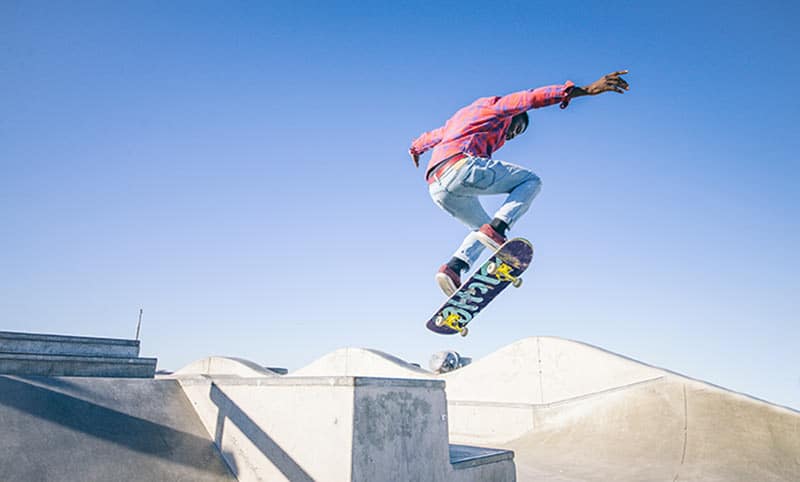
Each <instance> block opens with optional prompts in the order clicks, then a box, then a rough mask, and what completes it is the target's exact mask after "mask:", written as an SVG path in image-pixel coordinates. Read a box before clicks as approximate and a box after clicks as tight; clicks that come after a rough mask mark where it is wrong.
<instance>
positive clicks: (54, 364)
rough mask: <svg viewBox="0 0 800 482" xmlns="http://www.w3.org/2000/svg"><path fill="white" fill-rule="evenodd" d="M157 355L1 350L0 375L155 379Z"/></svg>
mask: <svg viewBox="0 0 800 482" xmlns="http://www.w3.org/2000/svg"><path fill="white" fill-rule="evenodd" d="M156 362H157V359H155V358H136V357H130V358H122V357H99V356H78V355H35V354H28V353H0V375H17V376H42V377H109V378H153V377H154V375H155V371H156Z"/></svg>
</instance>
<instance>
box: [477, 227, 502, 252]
mask: <svg viewBox="0 0 800 482" xmlns="http://www.w3.org/2000/svg"><path fill="white" fill-rule="evenodd" d="M475 237H476V238H477V239H478V241H479V242H480V243H481V244H482V245H484V246H486V247H487V248H489V249H491V250H492V251H497V250H498V249H500V246H501V245H500V244H497V242H496V241H495V240H494V239H492V238H490V237H489V236H487V235H486V234H484V233H482V232H480V231H475Z"/></svg>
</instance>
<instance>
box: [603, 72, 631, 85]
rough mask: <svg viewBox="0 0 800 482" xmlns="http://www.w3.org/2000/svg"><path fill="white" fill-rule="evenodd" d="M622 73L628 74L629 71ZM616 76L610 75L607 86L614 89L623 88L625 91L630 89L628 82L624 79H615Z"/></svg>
mask: <svg viewBox="0 0 800 482" xmlns="http://www.w3.org/2000/svg"><path fill="white" fill-rule="evenodd" d="M622 72H627V70H623V71H622ZM614 75H615V74H609V77H607V78H606V84H608V85H609V86H611V87H613V88H621V89H624V90H628V89H630V86H629V85H628V82H627V81H626V80H625V79H623V78H622V77H614Z"/></svg>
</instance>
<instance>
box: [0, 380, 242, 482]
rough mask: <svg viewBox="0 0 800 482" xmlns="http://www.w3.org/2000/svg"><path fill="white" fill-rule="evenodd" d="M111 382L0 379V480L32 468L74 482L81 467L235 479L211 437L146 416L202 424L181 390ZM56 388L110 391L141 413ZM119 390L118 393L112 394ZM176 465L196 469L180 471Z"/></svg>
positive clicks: (135, 473)
mask: <svg viewBox="0 0 800 482" xmlns="http://www.w3.org/2000/svg"><path fill="white" fill-rule="evenodd" d="M114 382H115V380H108V379H107V380H103V381H100V380H92V381H84V383H77V384H75V383H73V382H71V381H63V380H61V381H59V380H48V379H38V378H32V379H31V380H26V379H22V378H19V377H13V378H12V377H8V376H0V421H2V423H3V435H2V437H0V438H2V439H3V442H2V443H0V446H3V450H2V451H0V466H2V467H5V468H4V469H3V470H0V479H3V478H4V477H5V476H9V475H11V474H12V473H13V474H17V475H20V476H23V477H25V475H26V473H27V475H31V473H30V472H26V470H27V471H35V472H36V473H37V474H46V475H47V477H46V478H50V476H51V475H54V476H55V478H57V479H61V480H71V475H72V472H71V471H81V470H82V471H84V474H88V473H90V472H92V471H94V472H95V473H98V472H103V471H105V472H111V473H113V472H116V474H117V476H118V477H120V478H122V479H124V478H126V477H127V476H133V477H132V478H133V479H143V478H146V477H142V476H143V475H145V474H150V475H153V476H156V475H159V474H160V475H164V471H166V472H167V473H169V474H170V475H175V476H178V475H183V476H190V475H191V476H192V477H190V479H193V480H197V479H200V478H202V479H209V480H217V479H226V480H230V477H231V474H230V472H229V471H228V469H227V467H226V466H225V465H224V463H223V462H222V460H221V456H220V454H219V452H218V451H217V449H216V447H215V446H214V444H213V443H212V441H211V440H209V439H207V438H203V437H201V436H199V435H195V434H192V433H188V432H184V431H182V430H178V429H176V428H172V427H170V426H167V425H164V424H163V423H157V422H153V421H150V420H147V419H145V418H142V416H147V417H150V418H153V419H156V420H158V421H159V422H166V423H170V424H172V425H174V426H184V427H191V429H192V430H195V429H197V428H198V427H200V428H201V425H200V422H199V419H196V414H195V413H194V412H193V410H192V408H191V405H189V403H188V400H185V395H183V393H182V391H181V390H180V388H179V387H176V386H173V385H171V384H154V385H146V384H142V383H140V384H139V385H138V386H136V388H137V390H130V389H131V387H133V385H128V384H125V383H122V382H121V383H120V384H118V385H114ZM41 384H48V385H51V386H52V387H53V389H50V388H46V387H44V386H41ZM92 384H95V385H97V386H95V385H92ZM82 385H87V387H83V386H82ZM56 387H58V388H60V389H67V388H72V389H75V390H78V391H80V392H83V393H91V392H95V391H97V392H102V391H103V390H104V389H105V391H106V395H107V396H108V399H110V400H113V402H114V405H116V406H117V407H118V408H119V409H120V410H126V411H130V412H133V413H137V415H140V416H136V415H131V414H129V413H125V412H122V411H120V410H114V409H111V408H107V407H104V406H101V405H98V404H96V403H93V402H91V401H87V400H83V399H80V398H77V397H75V396H71V395H68V394H66V393H62V392H60V391H57V390H56V389H55V388H56ZM88 387H91V389H89V388H88ZM115 387H116V388H117V392H113V391H112V390H113V389H114V388H115ZM184 405H185V407H184ZM142 412H147V413H142ZM192 417H194V418H192ZM197 433H198V434H200V433H202V432H199V431H198V432H197ZM131 452H133V453H131ZM23 460H28V461H35V462H30V464H29V466H28V467H25V466H24V465H25V464H24V463H23V464H20V461H23ZM15 464H16V467H15ZM103 464H104V465H105V466H110V467H104V466H103ZM175 464H178V465H179V466H183V467H186V468H190V469H191V470H189V471H184V472H182V471H181V470H180V469H176V467H175ZM20 465H22V466H20ZM9 471H10V472H9ZM126 471H130V472H126ZM105 472H103V473H105ZM203 473H205V475H204V476H201V474H203ZM31 480H32V479H31ZM87 480H88V479H87ZM118 480H119V479H118ZM187 480H188V479H187Z"/></svg>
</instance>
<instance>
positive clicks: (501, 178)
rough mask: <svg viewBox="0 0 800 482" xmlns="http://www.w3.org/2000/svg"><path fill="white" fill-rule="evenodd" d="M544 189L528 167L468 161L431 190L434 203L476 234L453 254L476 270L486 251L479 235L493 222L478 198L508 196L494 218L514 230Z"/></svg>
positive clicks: (502, 162)
mask: <svg viewBox="0 0 800 482" xmlns="http://www.w3.org/2000/svg"><path fill="white" fill-rule="evenodd" d="M541 188H542V181H541V179H539V176H537V175H536V174H534V173H533V172H531V171H530V170H528V169H526V168H524V167H521V166H516V165H514V164H510V163H508V162H504V161H498V160H495V159H486V158H483V157H468V158H467V159H466V160H465V161H464V164H462V165H461V166H460V167H456V168H455V169H454V168H451V169H448V170H447V171H445V172H444V173H443V174H442V177H441V178H438V179H434V180H433V182H432V183H431V184H430V185H429V187H428V190H429V192H430V194H431V198H433V202H435V203H436V204H437V205H438V206H439V207H440V208H442V209H443V210H445V211H446V212H447V213H449V214H450V215H451V216H453V217H454V218H456V219H458V220H459V221H461V222H462V223H464V224H466V225H467V226H468V227H469V228H470V229H471V230H472V231H471V232H470V233H469V234H468V235H467V237H466V238H464V242H463V243H461V246H459V248H458V250H457V251H456V252H455V253H454V254H453V256H454V257H456V258H458V259H460V260H462V261H464V262H466V263H467V264H468V265H470V266H472V265H473V264H474V263H475V261H477V260H478V257H479V256H480V255H481V252H482V251H483V248H484V245H483V244H482V243H481V242H480V241H478V239H477V237H476V236H475V231H477V230H478V228H480V227H481V226H482V225H484V224H486V223H488V222H490V221H491V220H492V218H491V217H489V214H487V213H486V210H485V209H483V206H482V205H481V203H480V201H479V200H478V196H487V195H492V194H508V197H507V198H506V201H505V202H504V203H503V205H502V206H501V207H500V209H498V210H497V212H496V213H495V215H494V217H495V218H499V219H501V220H503V221H505V222H506V224H508V226H509V227H510V226H512V225H513V224H514V223H515V222H516V221H517V220H519V218H520V216H522V215H523V214H525V212H526V211H527V210H528V208H529V207H530V205H531V202H533V198H535V197H536V195H537V194H539V191H540V190H541Z"/></svg>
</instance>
